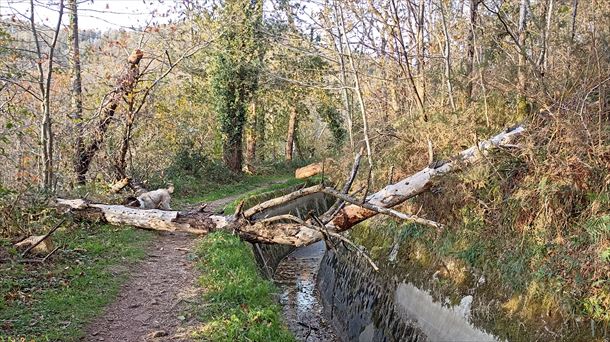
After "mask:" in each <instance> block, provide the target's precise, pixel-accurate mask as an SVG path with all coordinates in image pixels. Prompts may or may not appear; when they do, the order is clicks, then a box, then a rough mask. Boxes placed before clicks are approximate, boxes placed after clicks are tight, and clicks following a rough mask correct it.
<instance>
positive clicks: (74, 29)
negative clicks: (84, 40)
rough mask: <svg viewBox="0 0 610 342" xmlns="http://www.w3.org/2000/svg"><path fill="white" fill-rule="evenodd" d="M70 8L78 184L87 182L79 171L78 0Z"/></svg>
mask: <svg viewBox="0 0 610 342" xmlns="http://www.w3.org/2000/svg"><path fill="white" fill-rule="evenodd" d="M68 7H69V8H70V29H69V31H68V41H69V44H70V54H71V62H72V70H71V71H72V87H71V90H72V113H71V114H70V118H71V119H72V121H73V122H74V131H75V132H74V134H75V141H74V145H75V146H74V147H75V155H74V171H75V172H76V177H77V178H76V182H77V183H78V184H84V183H85V177H84V175H81V174H79V173H78V170H79V160H80V159H79V156H80V155H82V154H83V151H84V145H83V123H82V117H83V95H82V81H81V67H80V49H79V34H78V12H77V11H78V8H77V4H76V0H68Z"/></svg>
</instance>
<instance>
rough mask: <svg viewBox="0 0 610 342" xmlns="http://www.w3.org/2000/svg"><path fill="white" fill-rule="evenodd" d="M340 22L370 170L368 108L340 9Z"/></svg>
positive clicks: (371, 165) (371, 164)
mask: <svg viewBox="0 0 610 342" xmlns="http://www.w3.org/2000/svg"><path fill="white" fill-rule="evenodd" d="M338 17H339V20H340V21H341V32H342V34H343V36H344V37H345V47H346V48H347V58H348V61H349V65H350V67H351V69H352V73H353V75H354V86H355V88H356V89H355V91H356V96H357V97H358V104H359V105H360V113H361V115H362V133H363V135H364V143H365V145H366V152H367V158H368V162H369V170H372V169H373V152H372V150H371V142H370V139H369V125H368V119H367V116H366V106H365V104H364V96H363V95H362V86H361V84H360V76H359V75H358V71H357V70H356V64H355V62H354V56H353V55H352V47H351V46H350V43H349V40H348V39H347V31H346V26H345V18H344V17H343V10H342V9H341V7H339V13H338Z"/></svg>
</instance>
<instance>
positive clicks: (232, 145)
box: [222, 134, 242, 173]
mask: <svg viewBox="0 0 610 342" xmlns="http://www.w3.org/2000/svg"><path fill="white" fill-rule="evenodd" d="M223 145H224V146H223V155H222V157H223V161H224V163H225V165H226V166H227V167H228V168H229V169H230V170H231V171H233V172H237V173H239V172H241V167H242V147H241V146H242V144H241V134H240V136H239V139H235V141H231V139H226V140H225V142H224V144H223Z"/></svg>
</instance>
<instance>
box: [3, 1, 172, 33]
mask: <svg viewBox="0 0 610 342" xmlns="http://www.w3.org/2000/svg"><path fill="white" fill-rule="evenodd" d="M64 1H65V2H67V1H66V0H64ZM183 3H184V1H183V0H80V1H78V11H79V13H78V15H79V23H78V24H79V28H80V29H82V30H92V29H93V30H100V31H106V30H109V29H119V28H125V29H129V28H132V27H144V26H147V25H150V24H153V23H156V24H164V23H167V22H169V21H170V20H176V19H177V17H178V16H177V15H176V14H175V9H176V8H177V7H181V6H183ZM34 4H35V8H36V9H35V11H34V13H35V16H36V21H37V22H38V23H44V24H45V25H47V26H55V24H56V23H57V16H58V13H57V9H58V7H59V6H58V4H59V0H50V1H49V0H34ZM29 10H30V1H29V0H0V17H1V18H2V19H11V18H12V17H13V16H16V17H17V18H19V17H22V18H23V16H24V15H25V16H28V17H29V15H30V12H29ZM66 14H68V13H64V19H63V20H62V21H63V22H64V23H65V24H67V23H68V16H67V15H66ZM24 19H25V18H24Z"/></svg>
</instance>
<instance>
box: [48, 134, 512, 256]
mask: <svg viewBox="0 0 610 342" xmlns="http://www.w3.org/2000/svg"><path fill="white" fill-rule="evenodd" d="M523 131H524V128H523V127H522V126H516V127H513V128H511V129H508V130H506V131H504V132H502V133H500V134H498V135H496V136H494V137H493V138H491V139H489V140H486V141H482V142H480V143H478V144H477V145H475V146H473V147H471V148H469V149H467V150H464V151H462V152H461V153H460V154H458V155H457V156H455V157H454V158H453V159H451V160H449V161H443V162H435V163H431V164H430V165H428V166H427V167H426V168H424V169H423V170H421V171H419V172H417V173H416V174H414V175H412V176H410V177H408V178H405V179H403V180H401V181H399V182H397V183H395V184H391V185H388V186H386V187H385V188H383V189H381V190H380V191H378V192H376V193H374V194H372V195H370V196H368V197H367V198H366V201H365V203H363V204H358V203H355V201H353V200H351V199H350V198H349V197H348V196H346V195H342V194H341V193H339V192H337V191H333V190H329V189H326V190H325V188H324V187H322V186H314V187H310V188H305V189H301V190H299V191H296V192H294V193H292V194H288V195H285V196H282V197H279V198H275V199H271V200H269V201H266V202H263V203H261V204H259V205H257V206H255V207H253V208H251V209H248V210H247V211H245V212H242V211H241V209H239V210H237V213H236V214H235V215H234V216H222V215H213V214H212V213H202V212H178V211H164V210H152V209H150V210H146V209H138V208H131V207H125V206H121V205H107V204H95V203H89V202H87V201H84V200H81V199H76V200H66V199H58V200H57V202H58V204H59V205H60V206H64V207H67V208H69V210H70V211H71V212H72V213H74V214H75V215H76V216H77V217H80V218H81V219H86V220H101V221H103V222H108V223H111V224H116V225H131V226H135V227H139V228H145V229H154V230H164V231H185V232H189V233H194V234H206V233H208V232H211V231H214V230H232V231H234V232H236V233H238V234H239V235H240V236H241V237H242V238H244V239H245V240H248V241H251V242H259V243H278V244H288V245H295V246H301V245H307V244H310V243H313V242H315V241H318V240H321V239H323V238H324V237H325V236H331V235H334V234H336V233H337V232H342V231H345V230H347V229H349V228H351V227H353V226H354V225H355V224H357V223H359V222H362V221H364V220H366V219H368V218H370V217H372V216H374V215H377V214H379V213H382V214H389V215H392V216H394V217H398V218H402V219H406V220H411V221H416V222H420V223H424V224H428V225H430V226H433V227H437V228H440V227H442V225H440V224H438V223H435V222H433V221H429V220H424V219H421V218H418V217H416V216H414V215H409V214H403V213H400V212H397V211H395V210H386V209H384V208H391V207H393V206H396V205H398V204H400V203H402V202H404V201H406V200H407V199H409V198H412V197H414V196H416V195H418V194H420V193H422V192H424V191H426V190H427V189H429V187H430V185H431V183H432V181H433V179H434V178H435V177H439V176H442V175H444V174H447V173H449V172H453V171H456V170H459V169H460V168H462V167H463V166H466V165H468V164H472V163H474V162H477V161H479V160H480V159H481V158H483V156H484V155H485V154H487V153H489V151H490V150H493V149H495V148H498V147H501V146H510V145H509V144H510V142H511V141H512V140H513V139H514V138H515V137H517V136H519V135H520V134H521V133H522V132H523ZM316 192H325V193H327V194H330V195H333V196H336V197H339V198H343V199H344V200H350V201H351V202H352V203H351V204H349V205H347V206H345V207H343V208H342V209H340V210H338V211H337V213H336V214H335V215H333V216H332V217H331V219H330V221H329V223H328V224H323V223H322V222H321V221H319V220H318V219H317V218H315V217H313V218H311V219H309V220H307V221H304V223H301V222H300V221H295V220H294V219H292V220H291V219H286V216H279V217H271V218H267V219H262V220H259V221H253V220H252V217H253V216H254V215H255V214H256V213H259V212H261V211H263V210H266V209H268V208H273V207H277V206H279V205H283V204H286V203H288V202H289V201H292V200H294V199H296V198H299V197H302V196H306V195H309V194H312V193H316Z"/></svg>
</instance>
